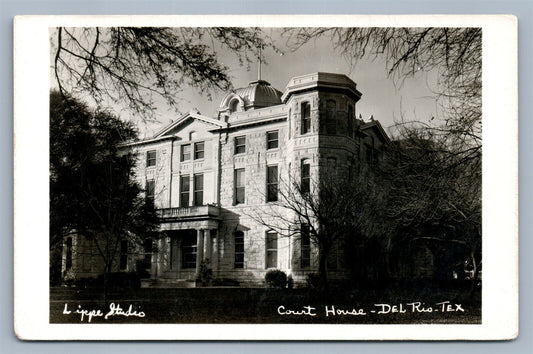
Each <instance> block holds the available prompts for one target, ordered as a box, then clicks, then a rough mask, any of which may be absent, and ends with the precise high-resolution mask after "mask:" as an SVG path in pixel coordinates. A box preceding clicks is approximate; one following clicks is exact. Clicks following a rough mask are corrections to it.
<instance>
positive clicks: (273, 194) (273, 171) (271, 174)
mask: <svg viewBox="0 0 533 354" xmlns="http://www.w3.org/2000/svg"><path fill="white" fill-rule="evenodd" d="M277 200H278V166H267V202H275V201H277Z"/></svg>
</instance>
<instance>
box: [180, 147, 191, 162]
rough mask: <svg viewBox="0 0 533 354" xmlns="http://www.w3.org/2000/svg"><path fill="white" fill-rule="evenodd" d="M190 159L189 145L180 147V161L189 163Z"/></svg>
mask: <svg viewBox="0 0 533 354" xmlns="http://www.w3.org/2000/svg"><path fill="white" fill-rule="evenodd" d="M190 159H191V145H190V144H187V145H182V146H181V161H189V160H190Z"/></svg>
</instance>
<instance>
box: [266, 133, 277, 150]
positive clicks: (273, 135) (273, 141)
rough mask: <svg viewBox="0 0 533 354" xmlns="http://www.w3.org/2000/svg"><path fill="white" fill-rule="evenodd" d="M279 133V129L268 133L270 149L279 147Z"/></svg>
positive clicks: (268, 147)
mask: <svg viewBox="0 0 533 354" xmlns="http://www.w3.org/2000/svg"><path fill="white" fill-rule="evenodd" d="M278 135H279V134H278V131H277V130H276V131H274V132H268V133H267V149H268V150H270V149H277V148H278V145H279V141H278Z"/></svg>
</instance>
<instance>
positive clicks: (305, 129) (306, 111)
mask: <svg viewBox="0 0 533 354" xmlns="http://www.w3.org/2000/svg"><path fill="white" fill-rule="evenodd" d="M301 114H302V134H307V133H309V132H310V131H311V105H310V104H309V102H304V103H302V112H301Z"/></svg>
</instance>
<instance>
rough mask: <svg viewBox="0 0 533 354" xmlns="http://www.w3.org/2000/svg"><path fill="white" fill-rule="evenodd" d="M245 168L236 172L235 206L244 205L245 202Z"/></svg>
mask: <svg viewBox="0 0 533 354" xmlns="http://www.w3.org/2000/svg"><path fill="white" fill-rule="evenodd" d="M244 178H245V177H244V168H238V169H236V170H235V204H243V203H244V200H245V180H244Z"/></svg>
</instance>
